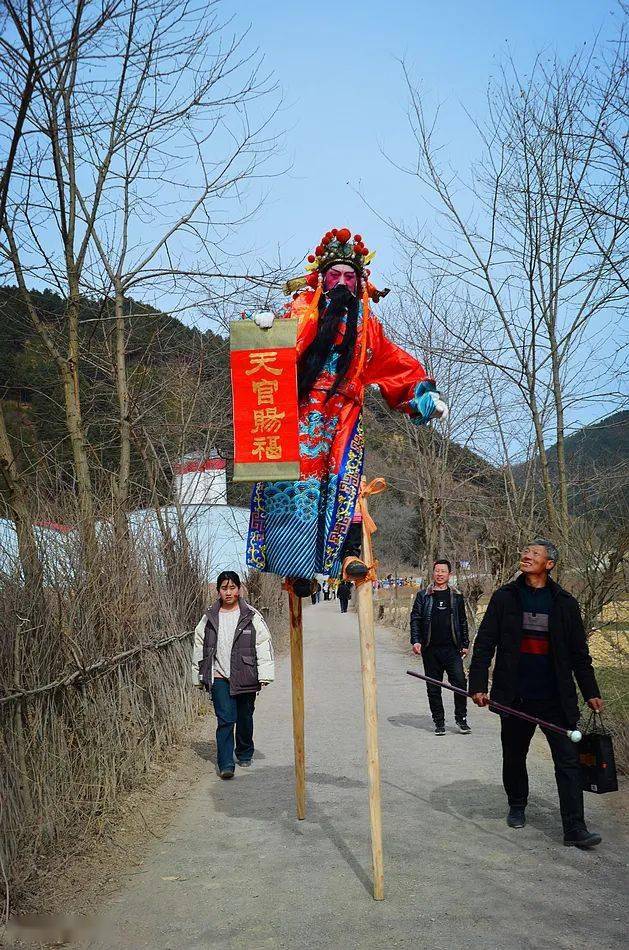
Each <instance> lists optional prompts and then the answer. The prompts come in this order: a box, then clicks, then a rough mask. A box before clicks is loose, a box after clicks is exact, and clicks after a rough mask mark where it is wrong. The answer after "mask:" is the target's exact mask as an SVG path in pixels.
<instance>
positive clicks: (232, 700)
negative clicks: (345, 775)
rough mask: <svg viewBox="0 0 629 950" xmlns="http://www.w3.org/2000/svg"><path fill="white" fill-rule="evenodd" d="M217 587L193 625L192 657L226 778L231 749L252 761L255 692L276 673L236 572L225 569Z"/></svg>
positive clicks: (262, 627)
mask: <svg viewBox="0 0 629 950" xmlns="http://www.w3.org/2000/svg"><path fill="white" fill-rule="evenodd" d="M216 587H217V590H218V600H217V601H216V603H215V604H213V605H212V607H210V609H209V610H208V611H207V613H205V614H204V615H203V617H202V618H201V620H200V621H199V623H198V625H197V627H196V630H195V638H194V662H195V663H196V664H198V676H199V679H200V681H201V682H202V683H203V685H204V686H205V687H206V688H207V689H208V690H209V691H210V694H211V696H212V702H213V704H214V711H215V713H216V719H217V729H216V751H217V768H218V774H219V775H220V777H221V778H223V779H229V778H232V777H233V775H234V770H235V762H234V752H235V754H236V761H237V762H238V764H239V765H240V766H242V767H243V768H245V767H247V766H249V765H251V759H252V757H253V751H254V746H253V711H254V707H255V700H256V694H257V693H258V692H259V691H260V689H261V687H262V686H266V684H267V683H270V682H272V681H273V679H274V678H275V663H274V659H273V644H272V642H271V634H270V632H269V628H268V627H267V625H266V623H265V622H264V618H263V617H262V615H261V614H260V613H259V611H257V610H255V609H254V608H253V607H252V606H251V605H250V604H248V603H247V602H246V601H245V600H244V598H243V597H241V583H240V578H239V576H238V574H236V573H235V571H223V572H222V573H221V574H219V576H218V580H217V582H216ZM234 729H235V743H234Z"/></svg>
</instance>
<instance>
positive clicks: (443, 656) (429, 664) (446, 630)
mask: <svg viewBox="0 0 629 950" xmlns="http://www.w3.org/2000/svg"><path fill="white" fill-rule="evenodd" d="M451 573H452V567H451V564H450V561H448V560H446V559H443V560H439V561H435V563H434V566H433V571H432V584H430V585H429V586H428V587H427V588H426V590H420V591H419V593H418V594H417V596H416V597H415V603H414V604H413V609H412V611H411V643H412V645H413V653H415V654H416V655H417V656H419V655H421V657H422V659H423V661H424V672H425V673H426V676H432V677H433V678H434V679H437V680H442V679H443V676H444V673H447V674H448V680H449V682H450V684H451V685H452V686H458V687H459V689H464V690H467V683H466V681H465V672H464V670H463V657H465V656H467V653H468V650H469V646H470V641H469V636H468V629H467V617H466V614H465V601H464V599H463V594H461V592H460V591H458V590H456V588H454V587H450V586H449V583H448V582H449V580H450V574H451ZM426 687H427V690H428V702H429V704H430V712H431V713H432V718H433V722H434V724H435V735H437V736H445V734H446V727H445V713H444V709H443V701H442V698H441V693H442V689H441V686H436V685H435V684H434V683H427V684H426ZM454 718H455V721H456V724H457V725H458V727H459V730H460V731H461V732H462V733H465V734H467V733H469V732H471V731H472V730H471V729H470V727H469V725H468V722H467V698H466V697H465V696H461V694H460V693H455V694H454Z"/></svg>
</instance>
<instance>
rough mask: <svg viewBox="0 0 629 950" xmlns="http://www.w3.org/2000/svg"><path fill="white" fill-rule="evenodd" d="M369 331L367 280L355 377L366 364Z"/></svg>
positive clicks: (357, 376)
mask: <svg viewBox="0 0 629 950" xmlns="http://www.w3.org/2000/svg"><path fill="white" fill-rule="evenodd" d="M368 332H369V287H368V285H367V281H365V286H364V287H363V325H362V327H361V332H360V355H359V357H358V364H357V366H356V372H355V373H353V374H352V375H353V377H354V379H358V378H359V377H360V374H361V373H362V371H363V367H364V365H365V357H366V355H367V336H368Z"/></svg>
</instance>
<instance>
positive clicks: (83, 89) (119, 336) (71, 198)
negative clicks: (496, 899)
mask: <svg viewBox="0 0 629 950" xmlns="http://www.w3.org/2000/svg"><path fill="white" fill-rule="evenodd" d="M85 16H86V5H85V3H84V2H82V0H76V2H75V3H74V5H72V6H71V7H70V8H68V7H67V6H66V5H61V4H60V5H58V6H54V5H53V7H50V5H48V4H44V5H38V6H36V7H33V10H32V16H31V20H32V25H31V33H32V34H33V35H34V36H35V40H36V42H37V44H39V45H42V46H45V47H53V48H61V47H63V48H64V50H65V55H64V57H63V59H62V60H60V61H59V62H58V63H56V64H55V66H54V67H53V68H52V69H50V70H49V71H47V72H46V73H45V74H44V73H41V72H40V73H38V75H37V77H36V81H35V87H34V93H33V95H32V97H31V101H30V107H29V111H28V123H29V124H28V133H29V134H28V136H26V137H24V138H23V145H22V148H21V149H20V150H19V151H18V154H17V159H16V161H17V167H18V168H19V175H18V176H17V180H18V182H19V187H14V188H13V189H12V191H11V194H10V197H9V202H8V206H7V214H6V215H5V218H4V221H3V230H4V233H5V238H6V244H5V246H4V252H5V258H6V261H7V262H8V263H9V264H10V266H11V267H12V269H13V271H14V273H15V277H16V279H17V282H18V287H19V289H20V293H21V296H22V299H23V302H24V305H25V307H26V310H27V312H28V314H29V317H30V320H31V322H32V324H33V327H34V328H35V330H36V332H37V334H38V335H39V336H40V338H41V339H42V341H43V343H44V345H45V346H46V349H47V351H48V353H49V354H50V356H51V357H52V358H53V360H54V362H55V365H56V367H57V370H58V372H59V375H60V378H61V380H62V382H63V388H64V398H65V412H66V422H67V428H68V434H69V438H70V441H71V445H72V451H73V460H74V472H75V478H76V486H77V495H78V497H79V500H80V502H81V511H82V518H81V520H82V522H83V530H84V534H85V539H86V541H87V542H88V547H89V546H91V545H93V543H94V529H93V524H94V516H95V510H94V492H93V474H92V472H91V463H90V446H89V444H88V439H87V437H86V424H85V418H84V409H83V406H82V404H81V397H80V387H79V375H80V373H79V367H80V363H81V360H85V359H88V360H89V359H90V357H89V356H88V355H87V354H86V353H85V352H84V350H83V349H82V338H81V304H82V299H83V297H84V296H85V295H86V294H89V295H90V296H92V297H94V296H96V297H98V298H102V297H103V296H104V297H106V298H107V297H111V298H113V308H110V307H109V306H104V307H103V309H102V319H103V322H104V324H105V325H107V324H109V325H111V326H112V327H113V334H111V335H110V334H109V332H107V333H106V334H105V338H106V340H107V341H109V340H111V342H112V348H111V351H110V358H111V370H112V375H113V380H114V384H115V391H116V394H117V402H118V411H119V420H118V425H119V446H120V450H119V464H118V470H117V472H116V475H115V486H114V487H115V498H116V504H115V510H116V511H118V512H124V511H125V510H126V507H127V502H128V494H129V478H130V458H131V412H132V407H131V402H130V393H129V379H128V367H127V362H126V358H125V353H126V344H127V337H128V328H129V319H130V317H132V315H133V310H132V309H129V307H128V305H127V300H128V298H129V296H130V294H131V293H133V292H135V293H137V292H138V291H139V290H140V289H141V288H144V289H146V288H147V287H149V286H150V288H151V292H152V294H154V295H155V294H157V293H158V292H161V293H166V292H167V293H169V294H170V295H171V298H172V296H173V295H176V296H177V297H179V299H184V298H185V299H186V302H187V305H188V306H190V305H191V303H190V301H191V300H192V299H193V297H194V294H196V299H197V302H198V298H199V295H200V293H201V292H202V296H203V298H205V297H207V293H208V287H209V286H210V285H211V282H212V281H213V280H214V279H220V280H221V281H223V285H224V282H225V279H226V278H227V279H228V280H229V279H230V278H234V279H233V280H232V285H233V286H232V287H231V291H232V292H234V289H235V286H236V280H235V278H236V277H237V276H238V277H240V278H241V279H242V280H258V281H261V282H262V283H269V282H270V281H269V279H268V276H267V275H265V274H264V273H261V274H258V275H251V274H248V273H246V272H245V273H244V274H240V275H235V274H232V273H231V270H233V268H230V266H229V264H228V263H227V256H226V252H225V250H224V248H223V245H224V242H225V239H226V237H227V236H229V234H230V233H231V231H233V230H234V229H236V228H237V227H238V225H239V224H240V223H241V222H242V221H243V220H244V218H245V217H246V216H247V215H248V214H249V213H250V209H249V211H248V210H247V206H246V205H245V202H244V196H245V191H246V189H247V187H248V184H250V183H251V182H252V181H254V179H255V178H256V177H257V176H259V175H260V174H261V163H262V162H263V161H264V159H265V158H266V157H268V155H269V154H271V153H272V152H273V149H274V146H276V144H277V143H276V140H275V138H274V137H273V136H272V135H271V133H270V132H269V123H270V121H271V118H272V115H273V112H274V110H273V108H272V107H271V108H270V109H266V110H265V112H264V114H262V115H261V116H259V113H260V110H259V109H258V105H257V103H258V100H262V99H264V98H265V97H266V96H267V95H268V94H269V93H270V92H271V91H272V90H273V88H274V87H273V84H272V82H271V80H270V79H269V78H268V76H266V75H265V74H263V73H262V69H261V63H260V60H259V57H257V55H256V54H255V53H247V52H245V49H244V43H245V38H244V37H237V36H230V35H229V32H228V27H227V26H226V25H225V24H223V23H222V22H221V20H220V18H219V5H218V3H216V2H213V0H209V2H207V3H205V4H204V5H202V6H201V7H195V6H194V5H192V4H190V3H188V2H185V0H168V2H166V3H161V2H160V3H157V2H156V3H140V2H139V0H125V3H124V5H122V4H117V5H116V9H115V15H113V14H112V15H111V16H110V17H109V18H108V19H102V22H99V30H98V32H97V33H96V32H95V31H94V30H92V32H91V35H90V41H89V42H84V41H83V40H82V37H83V33H84V31H85V24H84V18H85ZM68 37H70V39H68ZM252 109H253V111H254V112H255V113H256V115H258V116H259V117H258V118H257V119H252V118H251V116H250V112H251V110H252ZM15 178H16V176H14V180H15ZM231 209H233V210H234V212H236V213H235V214H233V213H231ZM44 228H45V229H46V237H45V238H44V237H43V236H42V235H43V229H44ZM29 281H31V282H33V281H44V282H45V283H46V284H48V285H49V286H53V287H56V288H57V289H58V290H59V292H60V293H61V294H62V296H63V297H64V299H65V300H66V302H67V303H66V313H65V319H64V321H63V326H61V327H59V326H53V325H51V324H50V323H49V322H48V321H47V320H46V319H45V317H42V315H41V314H40V313H39V312H38V310H37V308H36V307H35V306H34V304H33V300H32V295H31V294H30V292H29V286H28V285H29ZM241 282H242V281H241Z"/></svg>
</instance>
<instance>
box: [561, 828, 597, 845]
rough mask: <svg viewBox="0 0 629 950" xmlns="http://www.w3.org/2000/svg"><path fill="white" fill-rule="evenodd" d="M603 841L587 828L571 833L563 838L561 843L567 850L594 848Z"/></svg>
mask: <svg viewBox="0 0 629 950" xmlns="http://www.w3.org/2000/svg"><path fill="white" fill-rule="evenodd" d="M602 840H603V839H602V838H601V836H600V835H597V834H596V833H595V832H593V831H588V830H587V828H581V829H579V830H578V831H571V832H570V833H569V834H567V835H564V836H563V843H564V844H565V845H566V847H567V848H595V847H596V845H597V844H600V843H601V841H602Z"/></svg>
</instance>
